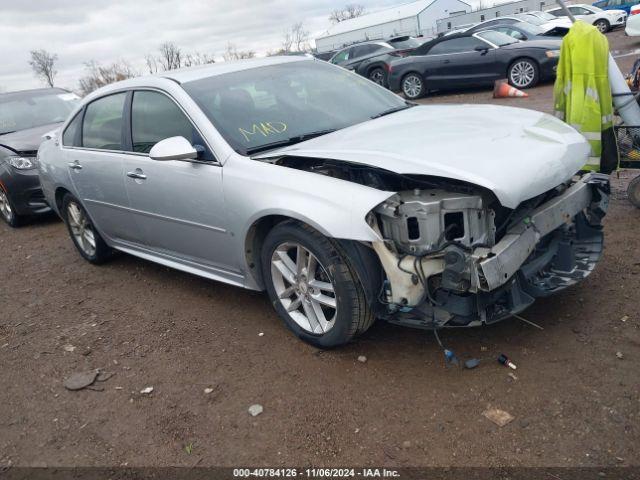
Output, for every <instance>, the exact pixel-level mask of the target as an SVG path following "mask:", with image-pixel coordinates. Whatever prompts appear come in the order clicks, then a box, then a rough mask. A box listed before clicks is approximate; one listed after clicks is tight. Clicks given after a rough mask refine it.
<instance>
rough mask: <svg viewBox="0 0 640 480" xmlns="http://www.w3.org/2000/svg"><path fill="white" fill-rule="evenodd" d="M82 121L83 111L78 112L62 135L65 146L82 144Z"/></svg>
mask: <svg viewBox="0 0 640 480" xmlns="http://www.w3.org/2000/svg"><path fill="white" fill-rule="evenodd" d="M80 122H82V111H80V112H78V113H77V114H76V116H75V117H74V118H73V120H71V123H69V125H68V126H67V128H66V129H65V131H64V134H63V135H62V145H64V146H65V147H79V146H80Z"/></svg>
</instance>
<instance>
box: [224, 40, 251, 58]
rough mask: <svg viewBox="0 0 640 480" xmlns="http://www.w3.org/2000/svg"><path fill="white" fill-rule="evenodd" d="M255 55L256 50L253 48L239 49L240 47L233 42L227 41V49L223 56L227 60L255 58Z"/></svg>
mask: <svg viewBox="0 0 640 480" xmlns="http://www.w3.org/2000/svg"><path fill="white" fill-rule="evenodd" d="M255 56H256V52H254V51H253V50H238V48H237V47H236V46H235V45H234V44H233V43H231V42H229V43H227V49H226V50H225V52H224V53H223V54H222V58H224V61H225V62H229V61H231V60H242V59H245V58H253V57H255Z"/></svg>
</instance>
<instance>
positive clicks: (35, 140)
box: [0, 123, 60, 153]
mask: <svg viewBox="0 0 640 480" xmlns="http://www.w3.org/2000/svg"><path fill="white" fill-rule="evenodd" d="M59 126H60V123H49V124H47V125H41V126H39V127H33V128H28V129H26V130H20V131H18V132H13V133H7V134H6V135H0V145H1V146H3V147H7V148H8V149H10V150H13V151H15V152H18V153H21V152H35V151H37V150H38V147H39V146H40V144H41V143H42V140H43V138H42V136H43V135H44V134H45V133H48V132H50V131H51V130H54V129H55V128H56V127H59Z"/></svg>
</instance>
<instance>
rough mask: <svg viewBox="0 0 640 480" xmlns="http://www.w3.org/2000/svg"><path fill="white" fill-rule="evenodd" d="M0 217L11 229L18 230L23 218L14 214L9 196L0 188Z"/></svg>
mask: <svg viewBox="0 0 640 480" xmlns="http://www.w3.org/2000/svg"><path fill="white" fill-rule="evenodd" d="M0 217H2V220H4V221H5V223H6V224H7V225H9V226H10V227H11V228H18V227H19V226H20V225H22V220H23V217H21V216H20V215H18V214H16V210H15V208H14V207H13V204H12V203H11V199H10V198H9V194H8V193H7V192H5V191H4V189H3V188H2V187H0Z"/></svg>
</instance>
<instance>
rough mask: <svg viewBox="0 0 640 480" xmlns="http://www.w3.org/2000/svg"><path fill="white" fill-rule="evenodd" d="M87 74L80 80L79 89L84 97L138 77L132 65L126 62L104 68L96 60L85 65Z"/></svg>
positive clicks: (121, 61) (115, 63) (122, 61)
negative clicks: (116, 83) (108, 86)
mask: <svg viewBox="0 0 640 480" xmlns="http://www.w3.org/2000/svg"><path fill="white" fill-rule="evenodd" d="M84 66H85V70H86V71H87V74H86V75H85V76H84V77H82V78H81V79H80V80H79V85H78V86H79V89H80V92H81V93H82V94H83V95H88V94H89V93H91V92H93V91H94V90H97V89H98V88H100V87H104V86H105V85H108V84H110V83H113V82H119V81H121V80H126V79H127V78H132V77H135V76H136V75H138V72H136V71H135V70H134V69H133V68H132V67H131V65H129V64H128V63H127V62H125V61H124V60H120V61H118V62H114V63H112V64H111V65H107V66H104V67H103V66H102V65H100V64H99V63H98V62H96V61H95V60H91V61H89V62H86V63H85V64H84Z"/></svg>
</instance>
